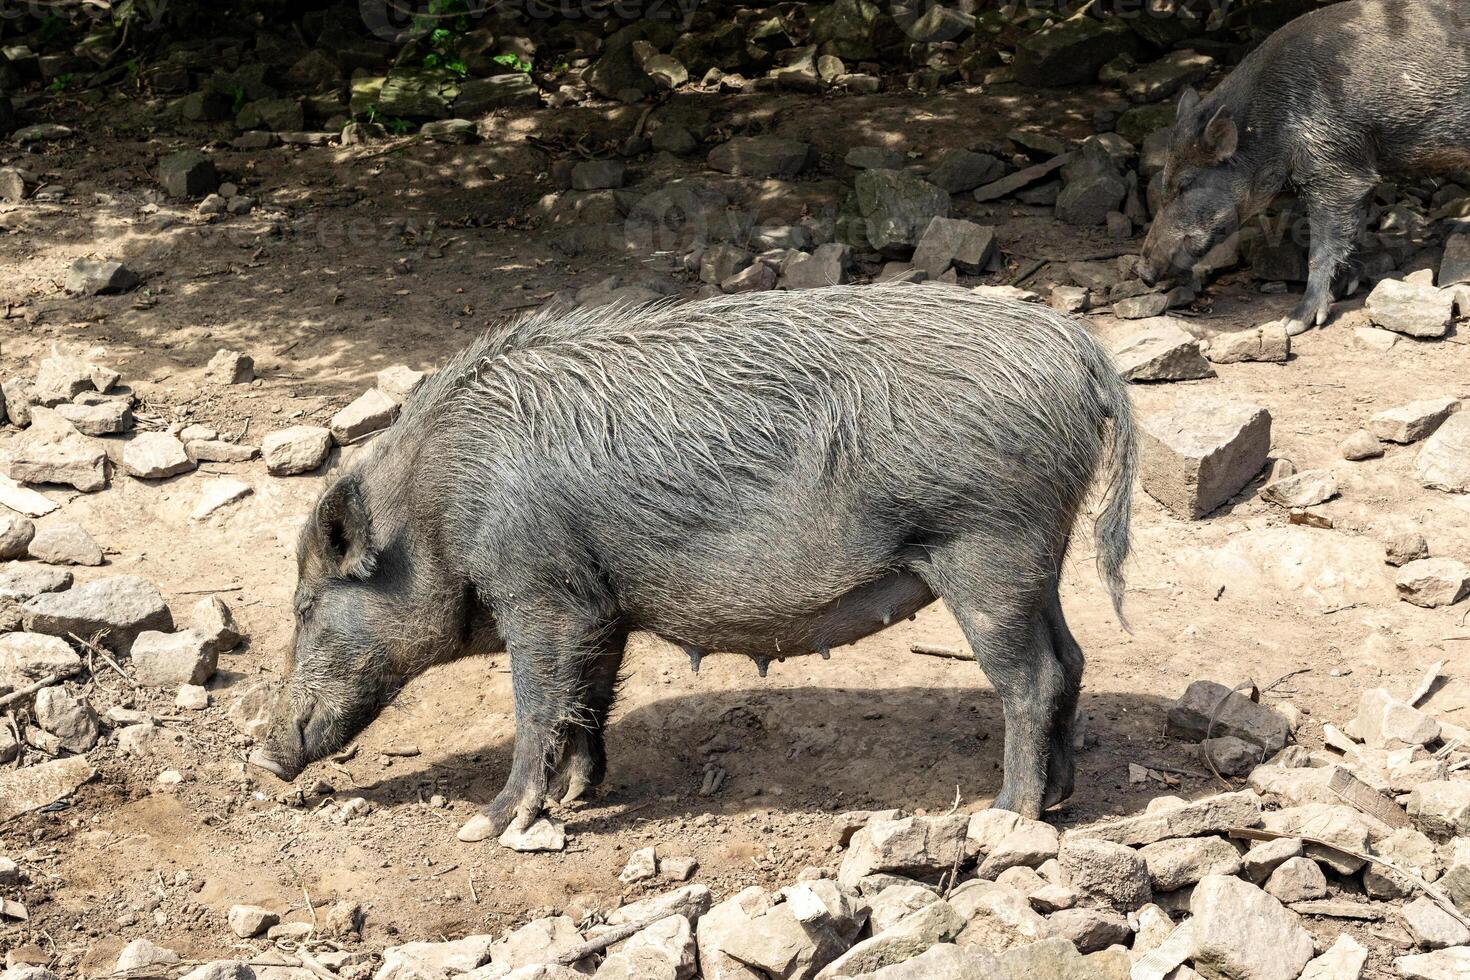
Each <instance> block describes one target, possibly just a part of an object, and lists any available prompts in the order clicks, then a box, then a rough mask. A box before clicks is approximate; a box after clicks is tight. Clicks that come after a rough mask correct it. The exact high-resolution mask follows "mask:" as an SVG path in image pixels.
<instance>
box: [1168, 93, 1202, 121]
mask: <svg viewBox="0 0 1470 980" xmlns="http://www.w3.org/2000/svg"><path fill="white" fill-rule="evenodd" d="M1198 108H1199V93H1198V92H1196V91H1195V90H1194V86H1193V85H1186V86H1184V94H1182V95H1180V96H1179V108H1178V109H1176V110H1175V112H1174V118H1175V119H1188V118H1189V117H1190V116H1192V115H1194V110H1196V109H1198Z"/></svg>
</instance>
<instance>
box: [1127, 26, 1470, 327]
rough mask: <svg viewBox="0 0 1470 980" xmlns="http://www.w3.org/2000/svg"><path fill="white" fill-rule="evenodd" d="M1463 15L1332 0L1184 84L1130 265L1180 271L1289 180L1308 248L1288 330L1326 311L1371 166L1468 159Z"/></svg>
mask: <svg viewBox="0 0 1470 980" xmlns="http://www.w3.org/2000/svg"><path fill="white" fill-rule="evenodd" d="M1467 18H1470V7H1467V5H1466V4H1465V3H1463V2H1461V0H1416V2H1412V3H1408V2H1399V0H1351V2H1347V3H1339V4H1334V5H1332V6H1330V7H1326V8H1324V9H1321V10H1316V11H1313V12H1312V13H1309V14H1305V15H1303V16H1301V17H1298V18H1297V19H1296V20H1294V21H1292V22H1291V23H1289V24H1287V25H1286V26H1285V27H1283V28H1281V29H1280V30H1279V31H1277V32H1276V33H1274V34H1272V35H1271V37H1270V38H1268V39H1267V40H1266V41H1265V43H1263V44H1262V45H1261V46H1260V47H1259V48H1257V49H1256V50H1255V51H1253V52H1251V54H1250V55H1249V56H1248V57H1247V58H1246V59H1245V60H1244V61H1243V62H1241V64H1240V66H1239V67H1237V68H1236V69H1235V71H1233V72H1231V74H1230V76H1229V77H1228V78H1226V79H1225V81H1223V82H1222V83H1220V85H1219V86H1218V87H1217V88H1216V89H1215V90H1214V91H1213V92H1211V93H1210V94H1209V95H1208V96H1207V97H1206V98H1204V99H1203V100H1201V99H1200V98H1199V96H1198V95H1197V94H1196V93H1195V92H1194V91H1193V90H1192V89H1191V90H1187V91H1186V92H1185V93H1184V95H1183V97H1182V98H1181V99H1180V101H1179V111H1178V114H1177V116H1176V119H1175V123H1174V130H1173V138H1172V142H1171V144H1170V147H1169V154H1168V158H1167V162H1166V164H1165V166H1164V178H1163V181H1164V183H1163V197H1162V206H1161V207H1160V209H1159V213H1158V215H1157V216H1156V217H1155V218H1154V221H1153V224H1152V225H1151V226H1150V228H1149V230H1148V237H1147V239H1146V240H1145V242H1144V247H1143V261H1142V263H1141V267H1140V271H1141V273H1142V275H1143V278H1144V279H1145V280H1146V281H1149V282H1153V281H1155V280H1157V279H1160V278H1163V277H1164V276H1166V275H1168V274H1170V273H1171V272H1176V271H1185V270H1188V269H1189V267H1190V266H1191V265H1192V264H1193V263H1194V262H1195V261H1197V260H1198V259H1199V258H1201V257H1202V256H1204V254H1205V253H1206V252H1208V251H1209V250H1210V249H1211V248H1212V247H1214V246H1215V245H1216V244H1218V243H1219V242H1220V241H1221V240H1223V239H1224V238H1226V237H1227V236H1228V235H1230V234H1231V233H1232V232H1234V231H1235V230H1236V229H1237V228H1239V227H1240V225H1241V223H1242V222H1243V221H1245V220H1246V219H1247V218H1250V217H1252V216H1253V215H1255V214H1258V213H1259V212H1261V211H1262V210H1263V209H1264V208H1265V207H1266V205H1267V204H1269V203H1270V201H1271V198H1272V197H1273V196H1274V195H1275V194H1276V193H1277V192H1278V191H1280V190H1281V189H1282V188H1283V187H1284V186H1285V185H1286V184H1287V182H1290V183H1291V184H1293V185H1294V186H1295V187H1296V189H1297V191H1298V193H1299V194H1300V196H1301V198H1302V199H1303V201H1304V202H1305V204H1306V207H1307V213H1308V220H1309V225H1310V231H1311V253H1310V258H1309V271H1308V279H1307V289H1306V293H1305V294H1304V295H1303V296H1302V299H1301V302H1300V303H1298V304H1297V307H1296V309H1295V310H1293V311H1292V313H1291V316H1290V317H1289V318H1288V320H1287V324H1286V326H1287V331H1288V332H1289V333H1292V334H1298V333H1301V332H1302V331H1304V330H1306V329H1307V328H1308V327H1310V326H1312V325H1314V324H1315V325H1321V324H1323V323H1325V322H1326V321H1327V314H1328V310H1329V309H1330V307H1331V305H1332V294H1333V281H1334V278H1335V277H1336V276H1337V274H1338V272H1339V271H1340V270H1341V269H1342V268H1343V266H1344V263H1345V262H1346V261H1347V260H1348V259H1349V258H1350V256H1351V254H1352V251H1353V247H1354V244H1355V242H1356V239H1357V237H1358V232H1359V230H1360V227H1361V225H1362V222H1363V218H1364V214H1365V201H1366V200H1367V198H1368V196H1369V194H1370V193H1371V192H1372V190H1373V187H1374V185H1375V184H1377V183H1378V181H1379V178H1380V175H1381V174H1383V173H1387V172H1391V171H1416V170H1432V169H1445V168H1460V167H1465V166H1467V165H1470V26H1467ZM1354 288H1356V281H1355V280H1354V281H1353V282H1352V284H1351V285H1350V286H1349V288H1348V289H1347V292H1351V291H1352V289H1354Z"/></svg>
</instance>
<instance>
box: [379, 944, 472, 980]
mask: <svg viewBox="0 0 1470 980" xmlns="http://www.w3.org/2000/svg"><path fill="white" fill-rule="evenodd" d="M494 944H495V940H494V937H493V936H466V937H464V938H463V939H456V940H453V941H452V942H443V943H405V944H404V945H402V946H389V947H388V948H387V949H385V950H383V965H382V966H381V967H380V968H379V969H378V972H377V973H376V974H375V976H376V977H378V978H379V980H417V978H420V977H433V978H436V980H437V978H439V977H450V976H455V975H457V974H463V973H468V972H469V971H471V970H473V969H475V968H476V967H478V966H483V965H484V964H486V963H489V962H490V949H491V947H492V946H493V945H494Z"/></svg>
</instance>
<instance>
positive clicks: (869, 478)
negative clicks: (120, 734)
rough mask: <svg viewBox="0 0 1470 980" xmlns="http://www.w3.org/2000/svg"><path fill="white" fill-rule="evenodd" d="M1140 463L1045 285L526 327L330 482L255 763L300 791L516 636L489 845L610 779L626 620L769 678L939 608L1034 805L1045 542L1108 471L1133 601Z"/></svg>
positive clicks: (1064, 789)
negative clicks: (981, 679)
mask: <svg viewBox="0 0 1470 980" xmlns="http://www.w3.org/2000/svg"><path fill="white" fill-rule="evenodd" d="M1135 460H1136V452H1135V447H1134V428H1133V421H1132V415H1131V412H1130V406H1129V402H1128V395H1127V390H1126V386H1125V384H1124V383H1123V382H1122V380H1121V379H1120V378H1119V377H1118V374H1117V372H1116V370H1115V369H1114V367H1113V365H1112V363H1111V362H1110V360H1109V358H1108V355H1107V353H1106V352H1105V351H1104V350H1103V349H1102V347H1101V346H1099V344H1098V343H1097V342H1096V341H1095V340H1094V339H1093V337H1092V336H1091V335H1090V333H1089V332H1088V329H1087V327H1086V326H1085V325H1084V324H1082V323H1080V322H1078V321H1076V320H1073V319H1071V318H1069V317H1066V316H1063V315H1060V314H1058V313H1054V312H1052V311H1051V310H1048V309H1045V308H1043V307H1040V306H1036V305H1032V304H1026V303H1018V302H1011V301H1000V300H992V299H986V298H982V297H979V296H976V295H974V294H972V293H970V292H968V291H966V290H963V289H958V288H954V287H949V286H936V285H911V284H894V285H882V286H866V287H860V288H854V287H831V288H825V289H812V290H806V291H798V292H790V293H782V292H767V293H749V294H744V295H734V296H723V297H718V298H714V299H707V300H702V301H699V302H694V303H690V304H687V305H676V306H671V305H655V306H651V307H635V308H625V307H603V308H599V309H591V310H579V311H577V312H572V313H565V314H560V315H558V314H537V315H534V316H531V317H529V318H527V319H525V320H522V321H520V322H517V323H514V324H512V325H510V326H508V327H506V328H504V329H502V330H499V331H496V332H493V333H491V334H489V335H487V336H486V337H484V338H483V339H481V340H480V341H479V342H478V343H476V344H474V345H472V346H471V347H469V348H468V349H467V350H465V351H464V352H462V353H461V354H459V355H458V356H457V357H455V358H454V359H453V360H451V361H450V362H449V363H448V364H447V365H446V366H445V367H444V368H443V369H442V370H441V371H440V372H439V373H438V374H437V375H436V376H435V377H434V379H433V380H432V381H430V382H427V383H426V384H425V385H424V386H423V387H422V388H421V389H420V390H419V391H418V392H416V393H415V394H414V395H413V396H412V397H411V398H410V399H409V401H408V402H407V404H406V405H405V406H404V408H403V411H402V414H401V416H400V418H399V420H398V422H397V423H396V424H395V425H394V426H393V427H392V428H391V429H389V430H388V431H387V432H386V433H385V434H384V435H382V436H381V437H379V438H378V440H377V441H376V443H375V444H374V445H373V446H371V447H370V449H368V451H367V454H366V456H365V458H363V459H361V461H359V462H357V463H356V464H355V465H354V466H352V467H351V469H349V470H347V471H346V472H345V473H343V474H342V475H341V476H339V477H337V478H336V479H334V480H333V481H331V484H330V486H328V487H327V489H326V491H325V492H324V493H323V494H322V496H321V499H320V501H319V502H318V503H317V504H316V507H315V510H314V512H313V514H312V515H311V517H310V519H309V520H308V521H307V522H306V525H305V527H304V528H303V530H302V532H301V540H300V548H299V554H298V560H299V583H298V585H297V588H296V595H295V614H296V633H295V639H294V643H293V653H292V656H291V662H290V665H289V668H290V669H289V676H288V678H287V680H286V684H285V687H284V689H283V692H282V694H281V696H280V698H279V701H278V703H277V705H276V707H275V711H274V717H273V721H272V724H271V728H270V731H269V733H268V736H267V738H266V739H265V741H264V743H263V745H262V746H261V748H260V749H259V750H257V751H256V752H255V753H254V754H253V756H252V761H253V762H255V763H256V764H257V765H259V766H261V767H263V768H265V769H268V770H270V771H271V772H273V773H275V774H276V775H278V776H279V777H281V778H283V779H293V778H295V777H296V776H297V775H298V774H299V773H300V772H301V771H302V769H303V768H304V767H305V766H306V765H307V764H308V763H310V762H311V761H313V760H315V759H319V758H321V757H322V756H324V755H327V754H328V753H331V752H335V751H337V750H338V749H340V748H341V747H342V746H343V745H344V744H345V743H346V742H347V741H348V740H349V739H351V738H352V737H353V736H355V735H356V734H357V733H358V732H359V731H360V730H362V729H363V728H364V727H365V726H366V725H367V724H368V723H369V722H370V721H371V720H372V719H373V718H374V717H375V716H376V715H377V714H378V712H379V710H380V709H381V708H382V707H383V705H384V704H385V703H386V702H387V701H388V700H389V699H391V698H392V697H393V696H394V694H395V692H397V691H398V690H399V689H400V687H401V686H402V685H403V684H405V683H406V682H407V681H408V680H409V679H410V678H412V677H414V676H416V675H418V674H420V673H422V672H423V671H424V670H425V669H426V668H428V667H429V666H431V665H434V664H439V663H444V662H446V661H450V660H454V659H456V658H459V657H464V656H467V655H471V654H478V653H488V652H495V651H501V650H508V651H509V655H510V671H511V680H512V688H513V691H514V699H515V716H516V735H515V749H514V753H513V759H512V763H511V770H510V774H509V778H508V780H507V783H506V786H505V789H504V790H503V791H502V792H501V793H500V795H499V796H498V797H497V798H496V799H495V801H494V802H493V803H492V804H491V805H490V806H489V807H488V808H487V809H486V810H485V811H484V812H483V814H481V815H480V816H477V817H475V818H474V819H472V820H471V821H470V822H469V823H467V824H466V825H465V826H464V827H463V828H462V829H461V831H460V838H461V839H462V840H480V839H483V838H486V837H491V836H495V835H498V834H500V833H501V832H502V831H503V830H505V829H506V827H507V826H508V825H509V824H510V823H511V822H512V820H513V819H517V820H519V821H520V822H521V825H524V823H525V822H526V821H529V820H530V819H532V818H533V817H534V816H535V815H536V814H538V813H539V812H540V810H541V808H542V806H543V801H544V800H545V798H546V796H547V794H548V792H549V791H554V795H555V797H556V798H560V799H564V800H565V799H571V798H575V797H576V796H578V795H580V794H582V793H583V792H585V791H586V790H587V789H589V788H590V787H592V786H595V785H596V784H597V783H598V782H599V781H600V780H601V779H602V778H603V774H604V771H605V766H606V755H605V750H604V744H603V727H604V724H605V722H606V719H607V715H608V710H609V709H610V708H611V706H612V703H613V697H614V690H615V684H616V681H617V677H618V670H619V666H620V664H621V662H622V658H623V644H624V640H625V638H626V637H627V635H628V633H629V632H630V631H632V630H646V631H649V632H652V633H654V634H656V635H658V636H660V637H664V638H666V639H668V640H670V641H672V642H673V643H675V644H678V645H679V646H681V647H683V648H684V650H685V651H686V652H687V653H689V655H690V657H691V659H692V660H693V662H694V664H695V666H696V669H697V666H698V662H699V658H700V657H701V656H702V655H703V654H704V652H705V651H718V652H724V653H738V654H745V655H747V656H750V657H752V658H754V659H755V660H756V662H757V664H758V666H759V667H760V669H761V671H762V673H764V670H765V665H766V663H767V661H768V660H771V659H780V658H783V657H789V656H794V655H798V654H803V653H810V652H814V651H815V652H820V653H822V654H823V655H824V656H825V655H826V653H827V651H828V650H829V649H830V648H831V647H836V646H841V645H844V644H848V643H852V642H854V641H856V640H858V639H860V638H862V637H864V636H867V635H869V634H871V633H873V632H876V631H878V630H881V629H882V628H883V627H885V626H887V625H888V624H890V623H893V622H895V621H898V620H901V619H904V618H906V617H908V616H910V615H912V614H913V613H915V612H916V611H917V610H919V609H920V608H922V607H924V606H925V605H927V604H928V603H930V602H932V601H934V599H935V598H936V597H938V598H942V599H944V600H945V601H946V603H948V605H949V608H950V609H951V610H952V611H953V613H954V615H955V617H956V618H957V619H958V620H959V623H960V626H961V628H962V629H963V631H964V633H965V636H966V638H967V639H968V641H969V642H970V644H971V646H972V647H973V648H974V652H975V655H976V658H977V660H978V661H979V664H980V666H981V667H982V668H983V669H984V671H985V674H986V675H987V676H988V677H989V679H990V681H991V682H992V684H993V685H994V686H995V688H996V690H997V691H998V692H999V694H1000V698H1001V701H1002V705H1003V713H1004V717H1005V727H1006V734H1005V777H1004V781H1003V785H1002V787H1001V789H1000V793H999V796H998V798H997V800H996V805H998V806H1002V807H1007V808H1010V809H1013V810H1016V811H1019V812H1021V813H1024V814H1027V815H1029V816H1032V817H1035V816H1038V815H1039V814H1040V813H1041V811H1042V810H1043V808H1045V807H1047V806H1049V805H1051V804H1054V803H1057V802H1059V801H1060V800H1062V799H1064V798H1065V797H1066V796H1067V795H1068V794H1069V793H1070V792H1071V789H1072V779H1073V769H1072V756H1071V752H1072V724H1073V717H1074V712H1075V709H1076V702H1077V692H1078V688H1079V685H1080V683H1081V677H1082V665H1083V657H1082V651H1081V649H1080V648H1079V647H1078V645H1077V642H1076V640H1075V639H1074V638H1073V636H1072V633H1071V631H1070V630H1069V629H1068V627H1067V623H1066V620H1065V618H1064V617H1063V615H1062V606H1061V602H1060V600H1059V598H1058V595H1057V582H1058V578H1059V576H1060V575H1061V570H1062V560H1063V557H1064V555H1065V554H1066V551H1067V544H1068V541H1069V538H1070V536H1071V532H1072V525H1073V522H1074V520H1075V519H1076V517H1077V514H1078V511H1079V508H1080V507H1081V506H1082V505H1083V503H1084V501H1085V500H1086V499H1087V497H1088V495H1089V491H1090V489H1091V488H1092V487H1094V485H1095V482H1096V484H1098V485H1099V490H1100V492H1101V493H1102V494H1103V499H1102V502H1101V507H1102V509H1101V512H1100V515H1099V517H1098V520H1097V526H1096V529H1095V533H1096V537H1097V549H1096V550H1097V556H1098V565H1099V569H1100V573H1101V575H1102V577H1103V579H1104V581H1105V583H1106V585H1107V587H1108V589H1109V590H1110V593H1111V595H1112V599H1113V602H1114V604H1115V607H1116V608H1117V609H1118V611H1119V615H1120V616H1121V602H1122V595H1123V564H1124V559H1125V557H1126V555H1127V553H1128V547H1129V532H1128V522H1129V510H1130V501H1131V487H1132V482H1133V476H1134V472H1135V465H1136V464H1135Z"/></svg>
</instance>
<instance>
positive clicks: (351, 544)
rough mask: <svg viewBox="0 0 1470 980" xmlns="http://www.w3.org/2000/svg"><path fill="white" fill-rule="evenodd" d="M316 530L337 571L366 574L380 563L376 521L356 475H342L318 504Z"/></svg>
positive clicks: (323, 552)
mask: <svg viewBox="0 0 1470 980" xmlns="http://www.w3.org/2000/svg"><path fill="white" fill-rule="evenodd" d="M316 530H317V537H318V541H319V542H320V544H321V548H322V554H323V556H324V557H325V558H326V561H327V563H328V564H329V565H332V566H334V567H335V568H336V571H337V572H338V574H340V575H342V576H344V577H346V578H367V577H368V576H369V575H371V574H372V573H373V568H374V567H375V566H376V564H377V560H378V549H377V548H376V547H375V546H374V545H373V521H372V516H371V515H370V514H369V513H368V507H367V498H366V496H365V495H364V494H363V491H362V484H361V482H360V481H359V480H358V478H357V477H356V476H355V475H352V474H349V475H347V476H344V477H342V478H341V479H340V480H338V481H337V482H336V483H334V484H332V486H331V487H330V488H329V489H328V490H327V492H326V493H324V494H322V499H321V500H320V501H318V502H317V505H316Z"/></svg>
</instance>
